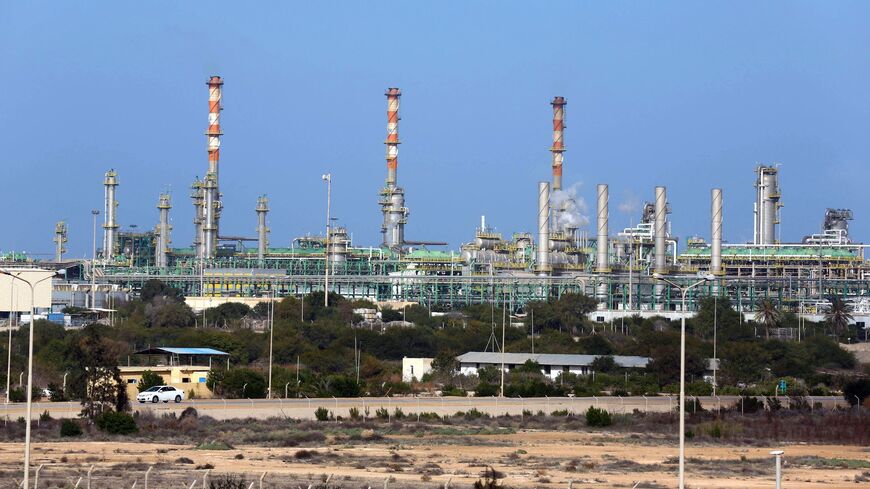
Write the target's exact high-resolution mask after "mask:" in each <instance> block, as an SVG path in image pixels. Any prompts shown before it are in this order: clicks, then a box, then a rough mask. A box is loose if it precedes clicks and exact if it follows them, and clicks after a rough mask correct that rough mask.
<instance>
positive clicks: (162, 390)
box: [136, 385, 184, 404]
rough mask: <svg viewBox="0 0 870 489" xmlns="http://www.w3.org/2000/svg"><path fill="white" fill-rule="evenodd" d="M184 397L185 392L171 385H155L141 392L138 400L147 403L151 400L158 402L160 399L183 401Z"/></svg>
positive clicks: (164, 400) (137, 397)
mask: <svg viewBox="0 0 870 489" xmlns="http://www.w3.org/2000/svg"><path fill="white" fill-rule="evenodd" d="M182 399H184V392H183V391H180V390H178V389H176V388H175V387H172V386H171V385H155V386H154V387H151V388H148V389H146V390H144V391H142V392H140V393H139V395H138V396H136V400H137V401H139V402H141V403H145V402H148V401H151V402H153V403H155V404H156V403H157V402H159V401H163V402H169V401H175V402H181V400H182Z"/></svg>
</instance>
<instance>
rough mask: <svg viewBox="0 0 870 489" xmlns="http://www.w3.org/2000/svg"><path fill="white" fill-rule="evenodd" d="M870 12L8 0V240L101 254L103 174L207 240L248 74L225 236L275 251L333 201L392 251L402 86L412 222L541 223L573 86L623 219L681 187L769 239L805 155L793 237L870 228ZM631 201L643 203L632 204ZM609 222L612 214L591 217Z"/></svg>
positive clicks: (1, 15) (1, 109) (443, 236)
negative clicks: (216, 120)
mask: <svg viewBox="0 0 870 489" xmlns="http://www.w3.org/2000/svg"><path fill="white" fill-rule="evenodd" d="M868 20H870V3H867V2H823V1H819V2H579V1H571V2H507V1H498V2H495V1H493V2H459V1H456V2H401V1H398V2H220V1H210V2H177V1H165V2H163V1H153V2H115V1H111V2H97V1H89V2H4V4H3V6H2V7H0V63H2V67H0V175H2V177H0V201H2V202H4V203H5V205H4V206H3V208H4V210H5V211H4V212H0V229H2V231H0V249H2V250H4V251H8V250H13V249H14V250H26V251H28V252H32V253H46V254H48V253H51V250H52V249H53V245H52V242H51V239H52V231H53V228H54V223H55V221H57V220H59V219H65V220H67V222H68V225H69V228H70V243H69V250H70V253H69V254H70V255H72V256H84V255H89V254H90V246H91V222H90V220H91V216H90V210H91V209H93V208H98V209H102V199H103V188H102V177H103V173H104V172H105V171H106V170H108V169H109V168H114V169H115V170H117V172H118V174H119V177H120V181H121V186H120V187H119V190H118V198H119V201H120V207H119V221H120V224H121V225H122V226H123V227H127V226H129V225H130V224H136V225H138V229H140V230H141V229H144V228H150V227H153V226H154V225H155V224H156V222H157V209H156V207H155V206H156V204H157V197H158V194H159V193H160V192H161V191H165V190H171V192H172V198H173V209H172V212H171V216H172V224H173V226H174V231H173V234H172V239H173V245H174V246H187V245H189V244H190V242H191V239H192V228H193V225H192V223H191V219H192V206H191V204H190V198H189V186H190V183H191V182H192V180H193V179H194V177H196V176H197V175H199V176H202V175H203V174H204V173H205V168H206V164H207V160H206V140H205V136H204V135H203V133H204V131H205V129H206V123H207V89H206V86H205V82H206V80H207V79H208V77H209V76H210V75H220V76H222V77H223V78H224V80H225V85H224V111H223V114H222V121H221V122H222V125H223V129H224V132H225V136H224V138H223V144H222V151H221V187H222V191H223V193H224V199H223V200H224V206H225V209H224V214H223V220H222V230H221V231H222V233H226V234H233V235H240V234H241V235H251V236H253V235H254V234H255V232H254V231H255V226H256V215H255V213H254V206H255V204H256V199H257V196H258V195H260V194H268V196H269V198H270V199H271V208H272V212H271V213H270V214H269V224H270V227H271V229H272V234H271V243H272V245H273V246H286V245H288V244H289V243H290V241H291V239H292V238H293V237H296V236H299V235H303V234H305V233H315V232H320V231H321V230H322V228H323V225H324V220H325V200H326V199H325V188H324V184H323V183H322V182H321V180H320V175H321V174H322V173H325V172H327V171H329V172H332V174H333V180H334V186H333V190H334V192H333V197H334V200H333V214H334V215H335V216H337V217H339V219H340V221H339V222H340V223H342V224H344V225H346V226H347V227H348V228H349V230H350V231H351V232H352V233H353V237H354V241H355V242H356V244H359V245H370V244H371V245H376V244H378V243H380V222H381V214H380V211H379V206H378V205H377V191H378V189H379V188H380V187H381V186H382V185H383V182H384V178H385V175H386V167H385V162H384V154H385V149H384V144H383V141H384V139H385V136H386V127H385V126H386V99H385V97H384V95H383V93H384V89H385V88H387V87H393V86H395V87H400V88H401V89H402V91H403V94H404V95H403V97H402V108H401V117H402V121H401V125H400V129H399V133H400V138H401V140H402V143H403V144H402V145H401V147H400V151H399V173H398V178H399V183H400V185H402V186H403V187H404V188H405V191H406V199H407V206H408V207H409V208H410V209H411V215H410V217H409V224H408V226H407V231H406V235H407V238H408V239H412V240H445V241H449V242H450V244H451V246H452V247H457V246H458V245H459V243H461V242H465V241H469V240H471V239H472V238H473V233H474V228H475V226H476V225H477V223H478V222H479V219H480V215H481V214H485V215H486V216H487V221H488V223H489V224H492V225H493V226H495V227H497V228H498V230H499V231H502V232H504V233H505V234H506V235H509V234H510V233H512V232H514V231H523V230H525V231H532V230H533V229H534V228H535V216H536V209H535V206H536V197H537V182H538V181H539V180H547V179H549V177H550V153H549V151H548V148H549V146H550V143H551V137H552V136H551V130H552V123H551V119H552V110H551V107H550V105H549V101H550V100H551V99H552V97H553V96H555V95H562V96H565V97H566V98H567V99H568V106H567V108H566V113H567V129H566V134H565V143H566V146H567V148H568V151H567V152H566V154H565V170H564V175H565V177H564V179H565V186H569V185H579V187H578V188H579V192H578V194H579V196H581V197H583V198H584V199H585V200H586V202H588V203H589V205H590V206H592V205H594V200H595V197H594V193H595V184H597V183H609V184H610V194H611V204H612V205H611V232H615V230H616V229H617V228H622V227H624V226H627V225H628V224H629V221H633V222H635V223H636V222H637V219H638V215H639V206H640V204H642V202H643V201H644V200H652V198H653V188H654V187H655V186H656V185H666V186H667V187H668V191H669V201H670V203H671V206H672V208H673V214H672V215H671V220H672V222H673V232H674V233H675V234H677V235H678V236H680V237H681V239H682V240H683V242H684V239H685V237H687V236H690V235H699V236H702V237H704V238H707V239H709V233H710V225H709V214H710V189H711V188H713V187H722V188H723V189H724V196H725V230H724V235H725V239H726V240H727V241H730V242H738V241H745V240H751V239H752V200H753V195H754V191H753V182H754V175H753V169H754V167H755V166H756V164H757V163H759V162H761V163H773V162H778V163H780V164H781V165H782V167H781V175H782V195H783V203H784V204H785V207H784V208H783V212H782V221H783V224H782V229H781V234H782V237H783V239H784V240H797V239H800V238H801V237H802V236H803V235H805V234H808V233H811V232H816V231H818V230H819V227H820V225H821V220H822V215H823V212H824V209H825V208H826V207H848V208H852V209H853V210H854V212H855V218H856V219H855V221H854V222H853V223H852V235H853V237H854V238H856V239H858V240H862V241H870V205H868V203H867V202H868V200H867V193H868V189H870V182H868V172H870V165H868V160H867V157H868V154H870V137H868V134H870V83H868V80H870V55H868V51H867V49H868V46H870V29H868V28H867V23H868ZM620 209H621V210H620ZM590 214H594V210H591V212H590Z"/></svg>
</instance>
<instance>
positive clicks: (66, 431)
mask: <svg viewBox="0 0 870 489" xmlns="http://www.w3.org/2000/svg"><path fill="white" fill-rule="evenodd" d="M81 434H82V427H81V425H80V424H79V423H78V422H77V421H75V420H72V419H65V420H63V421H61V422H60V436H62V437H63V436H80V435H81Z"/></svg>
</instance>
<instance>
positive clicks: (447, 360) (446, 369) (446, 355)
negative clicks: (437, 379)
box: [432, 350, 459, 383]
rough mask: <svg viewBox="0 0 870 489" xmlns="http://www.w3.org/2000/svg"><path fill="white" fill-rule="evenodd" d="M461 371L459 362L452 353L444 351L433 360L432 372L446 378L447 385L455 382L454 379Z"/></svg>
mask: <svg viewBox="0 0 870 489" xmlns="http://www.w3.org/2000/svg"><path fill="white" fill-rule="evenodd" d="M458 371H459V360H457V359H456V355H454V353H453V352H452V351H447V350H443V351H440V352H438V355H436V356H435V358H433V359H432V372H433V373H434V374H436V375H439V376H442V377H444V379H445V381H446V382H447V383H452V382H453V377H454V376H455V375H456V372H458Z"/></svg>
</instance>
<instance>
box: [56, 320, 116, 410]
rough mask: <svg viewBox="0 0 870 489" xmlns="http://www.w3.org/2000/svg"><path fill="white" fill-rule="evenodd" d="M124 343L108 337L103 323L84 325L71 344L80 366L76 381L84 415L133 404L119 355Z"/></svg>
mask: <svg viewBox="0 0 870 489" xmlns="http://www.w3.org/2000/svg"><path fill="white" fill-rule="evenodd" d="M123 350H124V346H123V345H121V344H119V343H118V342H115V341H113V340H111V339H109V338H107V337H105V335H104V332H103V327H102V326H97V325H91V326H87V327H85V328H84V330H83V331H82V333H81V335H80V336H79V337H78V338H77V341H75V342H74V343H73V345H72V347H71V351H70V358H71V360H72V361H73V362H74V364H75V365H76V368H75V370H74V371H73V384H74V385H75V386H76V387H77V390H78V391H79V394H80V395H81V398H82V407H83V409H82V414H83V415H84V416H85V417H88V418H91V419H93V418H94V417H95V416H98V415H99V414H101V413H103V412H107V411H112V410H113V409H114V410H116V411H124V410H126V409H127V408H128V407H129V405H128V404H129V402H128V401H129V400H128V399H127V386H126V384H124V382H123V380H122V379H121V371H120V370H119V369H118V356H119V353H120V352H121V351H123Z"/></svg>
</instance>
